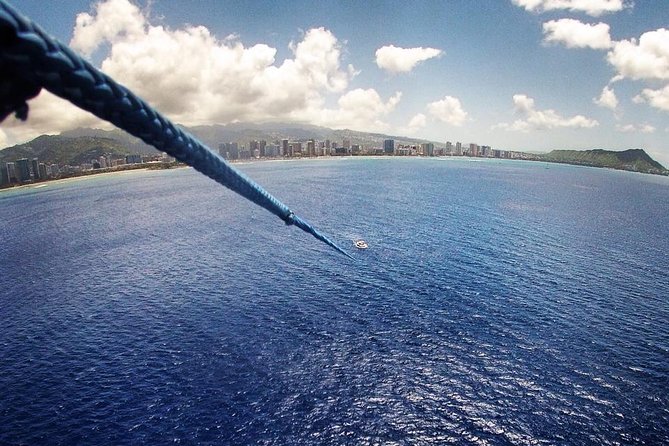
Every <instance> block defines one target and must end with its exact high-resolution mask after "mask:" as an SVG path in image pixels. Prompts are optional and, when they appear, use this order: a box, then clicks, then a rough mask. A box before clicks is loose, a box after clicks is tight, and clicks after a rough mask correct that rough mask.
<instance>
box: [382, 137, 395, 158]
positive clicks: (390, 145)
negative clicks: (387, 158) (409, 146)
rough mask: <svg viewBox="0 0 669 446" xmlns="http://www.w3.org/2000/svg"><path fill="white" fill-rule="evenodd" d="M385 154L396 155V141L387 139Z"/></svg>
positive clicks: (384, 146) (384, 142) (384, 144)
mask: <svg viewBox="0 0 669 446" xmlns="http://www.w3.org/2000/svg"><path fill="white" fill-rule="evenodd" d="M383 153H385V154H386V155H392V154H393V153H395V140H394V139H386V140H385V141H383Z"/></svg>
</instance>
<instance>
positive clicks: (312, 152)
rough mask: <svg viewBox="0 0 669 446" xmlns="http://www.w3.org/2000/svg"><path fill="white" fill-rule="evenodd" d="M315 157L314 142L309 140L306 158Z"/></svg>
mask: <svg viewBox="0 0 669 446" xmlns="http://www.w3.org/2000/svg"><path fill="white" fill-rule="evenodd" d="M315 155H316V142H315V141H314V140H313V139H310V140H309V141H308V142H307V156H315Z"/></svg>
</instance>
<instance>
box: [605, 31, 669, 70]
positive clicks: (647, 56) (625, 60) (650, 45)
mask: <svg viewBox="0 0 669 446" xmlns="http://www.w3.org/2000/svg"><path fill="white" fill-rule="evenodd" d="M607 60H608V62H609V63H610V64H611V65H613V67H614V68H616V70H618V78H620V77H626V78H630V79H635V80H641V79H643V80H652V79H669V30H668V29H664V28H660V29H657V30H655V31H649V32H646V33H644V34H642V35H641V37H640V38H639V40H638V41H637V40H636V39H631V40H621V41H619V42H615V43H614V44H613V48H612V49H611V51H609V52H608V54H607Z"/></svg>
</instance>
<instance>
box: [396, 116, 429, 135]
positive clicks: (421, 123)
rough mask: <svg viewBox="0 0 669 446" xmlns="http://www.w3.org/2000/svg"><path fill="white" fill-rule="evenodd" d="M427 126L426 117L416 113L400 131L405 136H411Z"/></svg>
mask: <svg viewBox="0 0 669 446" xmlns="http://www.w3.org/2000/svg"><path fill="white" fill-rule="evenodd" d="M426 126H427V116H425V115H424V114H423V113H418V114H416V115H414V116H413V117H412V118H411V119H410V120H409V123H408V124H407V126H406V127H402V128H401V129H400V131H401V132H402V133H404V134H407V135H413V134H414V133H416V132H417V131H419V130H420V129H423V128H425V127H426Z"/></svg>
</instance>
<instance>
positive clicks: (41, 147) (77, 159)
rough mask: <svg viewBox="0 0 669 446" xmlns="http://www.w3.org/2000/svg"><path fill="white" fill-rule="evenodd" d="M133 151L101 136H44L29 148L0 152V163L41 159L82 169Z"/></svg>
mask: <svg viewBox="0 0 669 446" xmlns="http://www.w3.org/2000/svg"><path fill="white" fill-rule="evenodd" d="M130 153H136V152H133V151H131V150H130V149H129V148H128V147H127V146H125V145H124V144H122V143H120V142H119V141H117V140H116V139H112V138H101V137H97V136H79V137H75V138H71V137H66V136H61V135H42V136H39V137H37V138H35V139H33V140H32V141H30V142H27V143H25V144H19V145H16V146H13V147H8V148H6V149H4V150H0V162H10V161H16V160H17V159H21V158H29V159H32V158H38V159H39V160H40V162H43V163H47V164H48V163H56V164H60V165H63V164H71V165H78V164H81V163H88V162H90V160H91V159H97V158H99V157H100V156H101V155H107V154H112V155H117V156H119V157H120V156H125V155H128V154H130Z"/></svg>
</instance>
